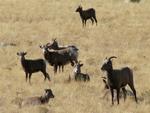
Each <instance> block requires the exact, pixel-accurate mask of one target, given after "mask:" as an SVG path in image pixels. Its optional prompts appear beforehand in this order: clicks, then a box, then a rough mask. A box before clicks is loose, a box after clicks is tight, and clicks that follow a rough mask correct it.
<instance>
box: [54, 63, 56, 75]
mask: <svg viewBox="0 0 150 113" xmlns="http://www.w3.org/2000/svg"><path fill="white" fill-rule="evenodd" d="M55 73H57V65H56V64H55V65H54V74H55Z"/></svg>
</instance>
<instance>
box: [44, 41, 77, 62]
mask: <svg viewBox="0 0 150 113" xmlns="http://www.w3.org/2000/svg"><path fill="white" fill-rule="evenodd" d="M52 41H53V42H52V43H47V44H46V46H47V47H48V49H50V50H51V49H53V50H57V51H58V52H62V51H63V52H67V53H68V54H69V55H70V56H71V59H72V61H73V62H75V63H77V62H78V50H79V49H78V48H77V47H76V46H74V45H69V46H61V47H60V46H58V42H57V40H56V39H53V40H52ZM72 65H73V64H72Z"/></svg>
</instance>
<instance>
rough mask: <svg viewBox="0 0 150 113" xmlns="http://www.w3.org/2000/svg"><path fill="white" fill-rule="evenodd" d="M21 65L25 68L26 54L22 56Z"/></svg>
mask: <svg viewBox="0 0 150 113" xmlns="http://www.w3.org/2000/svg"><path fill="white" fill-rule="evenodd" d="M21 65H22V67H23V68H24V66H25V57H24V56H22V57H21Z"/></svg>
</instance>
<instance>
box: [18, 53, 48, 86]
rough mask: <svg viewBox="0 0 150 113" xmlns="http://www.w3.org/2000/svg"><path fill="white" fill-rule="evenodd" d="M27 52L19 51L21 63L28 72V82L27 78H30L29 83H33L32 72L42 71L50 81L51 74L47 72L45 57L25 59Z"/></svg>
mask: <svg viewBox="0 0 150 113" xmlns="http://www.w3.org/2000/svg"><path fill="white" fill-rule="evenodd" d="M26 54H27V52H17V55H18V56H20V58H21V65H22V67H23V70H24V71H25V74H26V82H27V79H28V78H29V83H30V84H31V75H32V73H35V72H38V71H41V72H42V73H43V75H44V77H45V79H44V80H46V78H47V79H48V80H49V81H50V77H49V74H48V73H47V72H46V63H45V61H44V60H43V59H35V60H31V59H25V55H26Z"/></svg>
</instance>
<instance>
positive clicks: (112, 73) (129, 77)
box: [101, 56, 137, 104]
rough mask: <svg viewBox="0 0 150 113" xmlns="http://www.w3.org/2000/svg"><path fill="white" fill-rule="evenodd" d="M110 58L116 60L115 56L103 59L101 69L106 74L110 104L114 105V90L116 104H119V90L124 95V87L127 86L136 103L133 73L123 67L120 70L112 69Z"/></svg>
mask: <svg viewBox="0 0 150 113" xmlns="http://www.w3.org/2000/svg"><path fill="white" fill-rule="evenodd" d="M112 58H117V57H115V56H113V57H110V58H109V59H107V58H106V59H105V62H104V64H103V65H102V67H101V70H102V71H106V72H107V81H108V82H107V83H108V86H109V88H110V91H111V95H112V104H114V100H113V98H114V89H116V90H117V102H118V104H119V94H120V88H122V90H123V92H124V95H126V90H125V86H126V85H127V84H128V85H129V87H130V88H131V90H132V91H133V94H134V96H135V101H136V102H137V97H136V90H135V88H134V81H133V72H132V70H131V69H130V68H128V67H124V68H121V69H113V66H112V61H111V59H112Z"/></svg>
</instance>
